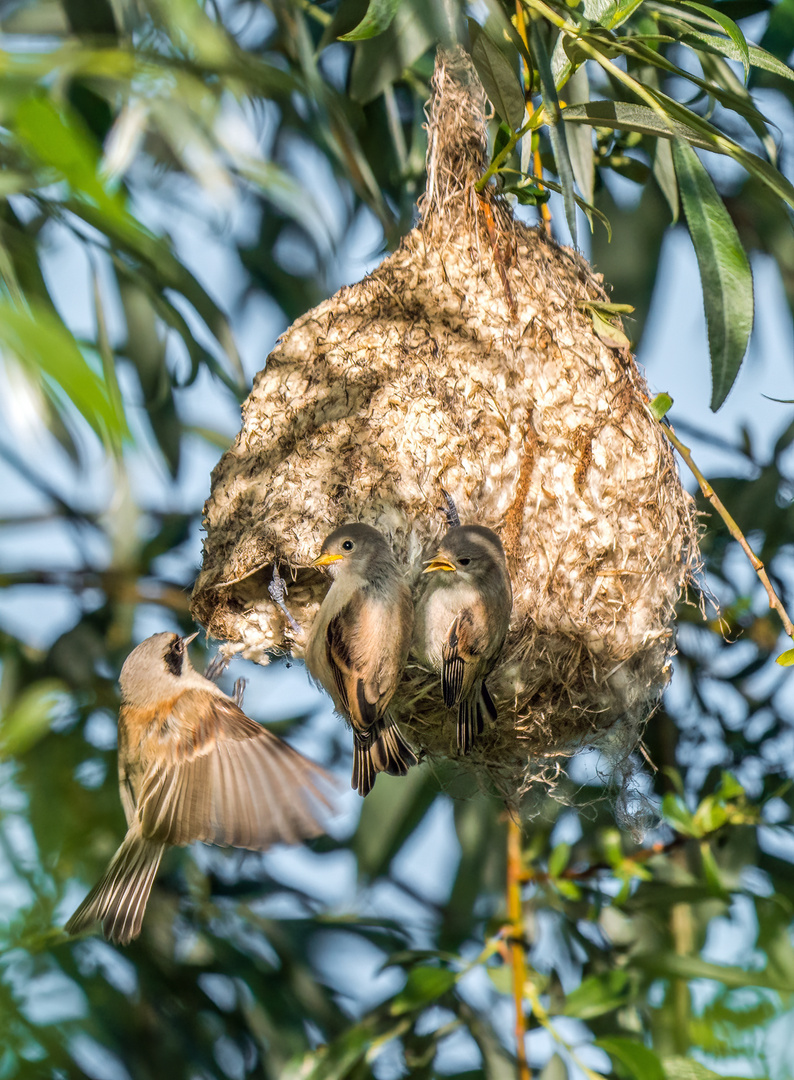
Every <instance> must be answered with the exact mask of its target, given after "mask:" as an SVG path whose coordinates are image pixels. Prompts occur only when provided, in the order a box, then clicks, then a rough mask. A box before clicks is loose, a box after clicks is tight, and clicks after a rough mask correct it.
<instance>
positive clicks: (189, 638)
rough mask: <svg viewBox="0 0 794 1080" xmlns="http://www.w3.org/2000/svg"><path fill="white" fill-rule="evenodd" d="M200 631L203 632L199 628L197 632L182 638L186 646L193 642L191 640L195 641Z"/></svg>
mask: <svg viewBox="0 0 794 1080" xmlns="http://www.w3.org/2000/svg"><path fill="white" fill-rule="evenodd" d="M200 633H201V631H200V630H197V631H196V632H195V634H191V635H190V637H186V638H182V641H183V642H184V643H185V648H187V647H188V645H189V644H190V643H191V641H195V640H196V638H197V637H198V636H199V634H200Z"/></svg>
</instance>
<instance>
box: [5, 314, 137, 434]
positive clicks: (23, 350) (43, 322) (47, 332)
mask: <svg viewBox="0 0 794 1080" xmlns="http://www.w3.org/2000/svg"><path fill="white" fill-rule="evenodd" d="M0 343H2V345H4V346H5V347H6V348H7V349H8V350H9V351H10V352H13V353H14V354H15V356H16V357H17V359H18V360H19V361H20V363H21V364H22V365H23V367H24V368H25V369H26V370H27V371H28V373H29V374H30V376H31V377H32V378H34V379H35V380H41V381H42V382H43V383H44V384H45V385H47V386H49V387H50V388H53V389H54V388H58V389H59V390H60V391H62V392H63V394H64V395H65V396H66V397H67V398H68V399H69V400H70V401H71V402H72V404H73V405H74V406H75V408H76V409H77V410H78V411H79V412H80V414H81V415H82V416H83V418H84V419H85V420H86V421H87V422H88V423H89V424H90V425H91V427H92V428H93V429H94V431H95V432H96V433H97V435H99V437H100V438H102V439H108V440H109V441H110V442H111V443H112V444H113V445H114V446H116V447H118V446H119V444H120V442H121V440H122V439H123V438H125V437H126V436H127V435H128V434H129V432H128V429H127V421H126V419H125V416H124V413H123V411H122V406H121V402H120V400H119V399H118V398H116V397H114V396H113V394H112V393H111V391H110V389H109V387H108V385H107V383H106V382H105V381H104V379H103V378H102V377H101V375H99V374H97V372H95V371H94V370H93V368H91V367H90V366H89V364H88V363H87V361H86V359H85V357H84V356H83V354H82V353H81V352H80V350H79V348H78V347H77V342H76V341H75V339H74V338H73V337H72V335H71V334H70V333H69V331H68V330H67V329H66V327H65V326H64V325H63V323H62V322H61V321H60V320H59V319H58V318H57V317H55V316H53V315H52V314H51V313H50V312H49V311H45V310H44V309H43V308H39V307H37V308H33V309H31V310H29V311H24V310H20V309H17V308H15V307H14V306H13V305H12V304H10V303H8V302H3V301H2V300H0Z"/></svg>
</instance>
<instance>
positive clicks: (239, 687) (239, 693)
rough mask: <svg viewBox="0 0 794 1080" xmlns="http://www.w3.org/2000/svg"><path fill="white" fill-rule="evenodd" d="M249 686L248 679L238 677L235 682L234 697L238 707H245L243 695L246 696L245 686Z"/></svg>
mask: <svg viewBox="0 0 794 1080" xmlns="http://www.w3.org/2000/svg"><path fill="white" fill-rule="evenodd" d="M246 686H248V679H236V680H235V683H234V689H233V690H232V697H233V698H234V704H235V705H236V706H237V708H238V709H242V707H243V697H244V696H245V688H246Z"/></svg>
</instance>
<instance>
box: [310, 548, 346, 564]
mask: <svg viewBox="0 0 794 1080" xmlns="http://www.w3.org/2000/svg"><path fill="white" fill-rule="evenodd" d="M343 558H344V555H332V554H331V552H330V551H326V552H325V554H323V555H318V556H317V558H316V559H315V560H314V561H313V562H312V566H328V565H329V563H332V562H339V560H340V559H343Z"/></svg>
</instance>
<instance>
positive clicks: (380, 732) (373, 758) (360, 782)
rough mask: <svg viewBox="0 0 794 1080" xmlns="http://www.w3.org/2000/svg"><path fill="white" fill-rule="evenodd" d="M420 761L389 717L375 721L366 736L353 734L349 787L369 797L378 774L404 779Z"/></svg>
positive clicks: (356, 732) (358, 733)
mask: <svg viewBox="0 0 794 1080" xmlns="http://www.w3.org/2000/svg"><path fill="white" fill-rule="evenodd" d="M418 760H419V759H418V758H417V756H416V754H415V753H414V752H413V750H412V749H411V747H410V746H409V744H408V743H407V742H406V740H405V736H404V735H403V733H402V732H401V731H400V729H399V728H398V727H397V725H396V724H395V722H394V721H393V720H392V718H391V717H390V716H388V715H386V716H384V717H383V718H382V719H381V720H376V722H375V723H374V724H373V725H372V727H371V728H370V729H369V730H368V731H367V732H366V733H365V734H361V733H360V732H358V731H354V732H353V776H352V778H351V781H350V786H351V787H354V788H357V789H358V793H359V795H367V794H369V792H370V791H371V790H372V785H373V784H374V783H375V778H376V776H377V775H378V773H379V772H386V773H389V774H390V775H391V776H405V774H406V773H407V772H408V770H409V769H410V768H411V766H412V765H416V764H417V762H418Z"/></svg>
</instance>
